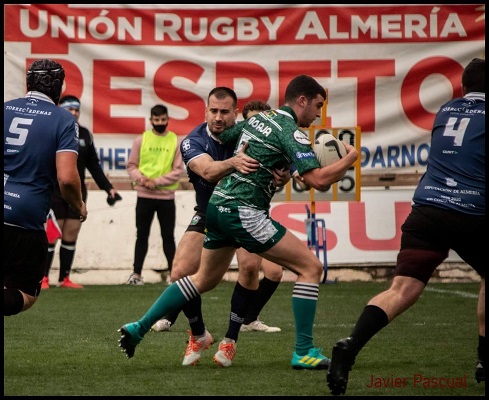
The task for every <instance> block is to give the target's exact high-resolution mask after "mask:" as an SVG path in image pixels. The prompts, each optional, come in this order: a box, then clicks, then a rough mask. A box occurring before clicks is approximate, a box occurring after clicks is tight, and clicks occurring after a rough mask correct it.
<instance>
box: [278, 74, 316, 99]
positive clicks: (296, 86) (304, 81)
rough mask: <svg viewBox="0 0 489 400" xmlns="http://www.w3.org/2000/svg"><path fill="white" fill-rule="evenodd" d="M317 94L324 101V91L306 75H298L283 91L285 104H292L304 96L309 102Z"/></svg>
mask: <svg viewBox="0 0 489 400" xmlns="http://www.w3.org/2000/svg"><path fill="white" fill-rule="evenodd" d="M318 94H319V95H321V96H323V97H324V99H325V100H326V90H325V89H324V88H323V87H322V86H321V85H320V84H319V83H318V82H317V81H316V80H315V79H314V78H312V77H310V76H308V75H298V76H296V77H295V78H294V79H292V80H291V81H290V82H289V84H288V85H287V89H285V103H293V102H294V101H295V100H297V99H298V98H299V97H300V96H305V97H306V99H307V100H309V101H311V100H312V99H314V98H315V97H316V96H317V95H318Z"/></svg>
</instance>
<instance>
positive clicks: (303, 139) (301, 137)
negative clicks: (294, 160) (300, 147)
mask: <svg viewBox="0 0 489 400" xmlns="http://www.w3.org/2000/svg"><path fill="white" fill-rule="evenodd" d="M294 139H295V141H296V142H298V143H300V144H311V141H310V140H309V138H308V137H307V136H306V135H305V134H304V132H301V131H299V130H296V131H295V132H294Z"/></svg>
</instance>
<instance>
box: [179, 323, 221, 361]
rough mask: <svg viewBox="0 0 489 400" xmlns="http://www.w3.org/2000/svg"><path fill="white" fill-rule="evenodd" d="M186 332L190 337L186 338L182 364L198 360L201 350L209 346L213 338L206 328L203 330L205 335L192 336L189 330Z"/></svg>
mask: <svg viewBox="0 0 489 400" xmlns="http://www.w3.org/2000/svg"><path fill="white" fill-rule="evenodd" d="M188 333H189V334H190V339H189V340H188V345H187V350H186V351H185V357H183V362H182V365H196V364H197V363H198V362H199V361H200V357H201V355H202V352H203V351H204V350H205V349H208V348H209V347H211V344H212V343H214V339H213V338H212V336H211V334H210V333H209V332H208V331H207V330H206V331H205V335H204V336H202V337H200V338H196V337H195V336H193V335H192V333H191V332H190V331H188Z"/></svg>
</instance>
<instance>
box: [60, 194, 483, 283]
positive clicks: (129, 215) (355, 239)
mask: <svg viewBox="0 0 489 400" xmlns="http://www.w3.org/2000/svg"><path fill="white" fill-rule="evenodd" d="M119 193H120V194H121V195H122V197H123V200H122V201H120V202H118V203H117V204H116V205H115V206H114V207H110V206H108V205H107V203H106V197H107V195H106V193H105V192H103V191H101V190H89V195H88V210H89V213H88V219H87V221H86V222H84V224H83V227H82V230H81V232H80V236H79V239H78V244H77V251H76V253H75V260H74V264H73V271H72V278H73V279H74V280H75V281H76V282H79V283H82V284H122V283H125V281H126V280H127V278H128V276H129V274H130V273H131V272H132V262H133V254H134V243H135V240H136V227H135V205H136V192H135V191H132V190H121V191H119ZM412 193H413V188H403V187H400V188H397V187H388V188H384V187H372V188H364V189H363V190H362V200H361V201H359V202H342V201H337V202H322V201H319V202H316V204H315V206H316V214H317V215H316V218H318V219H323V220H324V221H325V226H326V247H327V267H328V280H334V279H338V280H339V281H351V280H360V281H368V280H376V281H382V280H387V279H389V278H390V277H391V276H392V271H393V266H394V264H395V260H396V256H397V251H398V249H399V244H400V225H401V224H402V222H403V221H404V219H405V217H406V215H407V213H408V212H409V209H410V205H411V197H412ZM306 205H307V206H308V207H310V206H311V203H310V202H301V201H299V202H297V201H292V202H274V203H272V207H271V211H270V212H271V215H272V216H273V217H274V218H275V219H277V220H278V221H280V222H281V223H282V224H283V225H284V226H286V227H287V228H288V229H290V230H292V231H293V232H294V233H295V234H296V235H297V236H298V237H300V238H302V239H303V241H304V245H305V246H306V245H307V233H306V223H305V220H306V217H307V215H306V209H305V206H306ZM176 206H177V221H176V228H175V240H176V242H177V244H178V242H179V240H180V238H181V237H182V235H183V233H184V232H185V229H186V227H187V225H188V223H189V221H190V219H191V217H192V215H193V212H194V211H193V209H194V206H195V192H194V191H193V190H178V191H177V193H176ZM311 251H315V249H312V250H311ZM58 252H59V245H58V246H57V248H56V255H55V258H54V262H53V267H52V269H51V276H50V278H51V279H52V280H53V281H56V279H57V276H58V273H59V257H58ZM319 258H320V259H321V260H323V262H324V252H323V251H320V252H319ZM236 268H237V264H236V260H233V263H232V264H231V266H230V271H229V273H228V274H227V275H226V276H225V278H224V279H226V280H235V279H236V276H237V273H236ZM166 269H167V264H166V260H165V257H164V255H163V251H162V244H161V237H160V235H159V226H158V222H157V220H156V218H155V220H154V221H153V226H152V229H151V235H150V241H149V250H148V254H147V257H146V261H145V264H144V268H143V276H144V279H145V281H146V282H161V280H162V272H163V271H165V270H166ZM434 279H437V280H441V281H477V280H478V279H479V278H478V276H477V275H476V274H475V273H474V272H473V271H472V270H471V269H470V267H468V266H467V265H466V264H464V263H463V262H462V261H461V260H460V258H459V257H458V256H457V255H456V254H455V253H451V254H450V256H449V258H448V259H447V262H446V263H444V264H443V265H442V266H441V267H439V268H438V270H437V272H436V273H435V276H434ZM284 280H294V274H292V273H286V274H285V275H284Z"/></svg>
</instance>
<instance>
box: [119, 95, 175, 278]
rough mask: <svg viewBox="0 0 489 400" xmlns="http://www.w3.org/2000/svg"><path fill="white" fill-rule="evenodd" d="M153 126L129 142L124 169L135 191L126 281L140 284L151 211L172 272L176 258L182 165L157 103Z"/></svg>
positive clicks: (163, 109)
mask: <svg viewBox="0 0 489 400" xmlns="http://www.w3.org/2000/svg"><path fill="white" fill-rule="evenodd" d="M149 121H150V122H151V125H152V126H153V128H152V129H150V130H147V131H145V132H143V134H142V135H140V136H138V137H137V138H136V139H135V140H134V143H133V145H132V149H131V154H130V155H129V159H128V161H127V172H128V173H129V176H130V177H131V179H132V181H133V185H134V189H136V191H137V202H136V229H137V238H136V246H135V249H134V263H133V273H132V274H131V275H130V276H129V279H128V280H127V284H129V285H143V284H144V280H143V277H142V276H141V272H142V270H143V264H144V260H145V258H146V253H147V252H148V239H149V234H150V231H151V224H152V222H153V218H154V214H155V213H156V216H157V217H158V222H159V224H160V232H161V239H162V240H163V252H164V254H165V257H166V261H167V263H168V271H169V272H170V273H171V270H172V265H173V258H174V257H175V249H176V245H175V237H174V231H175V220H176V209H175V190H177V188H178V181H179V179H180V176H181V175H182V174H183V173H184V172H185V166H184V164H183V161H182V154H181V153H180V146H179V144H178V137H177V135H176V133H175V132H172V131H169V130H168V129H167V127H168V122H169V121H170V117H169V115H168V109H167V108H166V106H164V105H162V104H157V105H155V106H154V107H153V108H152V109H151V115H150V118H149Z"/></svg>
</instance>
